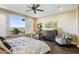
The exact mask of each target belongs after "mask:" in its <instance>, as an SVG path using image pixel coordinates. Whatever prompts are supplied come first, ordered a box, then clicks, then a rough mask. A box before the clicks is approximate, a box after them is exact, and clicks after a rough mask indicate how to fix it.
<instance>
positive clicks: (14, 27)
mask: <svg viewBox="0 0 79 59" xmlns="http://www.w3.org/2000/svg"><path fill="white" fill-rule="evenodd" d="M25 22H26V21H25V19H24V17H20V16H15V15H10V35H15V34H16V35H23V34H25Z"/></svg>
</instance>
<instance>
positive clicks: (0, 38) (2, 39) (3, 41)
mask: <svg viewBox="0 0 79 59" xmlns="http://www.w3.org/2000/svg"><path fill="white" fill-rule="evenodd" d="M0 40H1V41H2V43H3V44H4V46H5V47H6V48H7V49H8V50H10V51H12V50H11V46H10V45H9V44H8V43H7V42H6V41H5V39H4V38H3V37H0Z"/></svg>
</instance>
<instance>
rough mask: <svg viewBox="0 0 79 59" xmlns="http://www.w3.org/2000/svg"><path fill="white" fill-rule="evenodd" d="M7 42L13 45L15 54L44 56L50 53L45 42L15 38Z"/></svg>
mask: <svg viewBox="0 0 79 59" xmlns="http://www.w3.org/2000/svg"><path fill="white" fill-rule="evenodd" d="M6 42H7V43H9V44H10V45H11V47H12V53H13V54H42V53H46V52H47V51H50V48H49V47H48V45H47V44H46V43H45V42H43V41H39V40H36V39H32V38H28V37H19V38H14V39H11V40H6Z"/></svg>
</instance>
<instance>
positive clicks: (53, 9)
mask: <svg viewBox="0 0 79 59" xmlns="http://www.w3.org/2000/svg"><path fill="white" fill-rule="evenodd" d="M0 6H1V7H5V9H10V10H13V11H16V12H19V13H22V14H24V15H28V16H31V17H35V18H38V17H43V16H47V15H51V14H56V13H60V12H65V11H69V10H72V9H75V5H74V4H40V6H39V7H38V9H43V10H44V12H40V11H37V14H34V13H33V11H29V12H26V10H29V8H28V6H32V4H0Z"/></svg>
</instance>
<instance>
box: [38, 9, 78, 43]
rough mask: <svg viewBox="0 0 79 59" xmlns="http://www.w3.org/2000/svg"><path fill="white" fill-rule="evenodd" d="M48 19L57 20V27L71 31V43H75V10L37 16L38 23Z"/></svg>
mask: <svg viewBox="0 0 79 59" xmlns="http://www.w3.org/2000/svg"><path fill="white" fill-rule="evenodd" d="M48 21H52V22H57V25H58V28H61V29H62V30H63V31H65V32H69V33H71V34H72V37H73V40H72V42H73V44H77V38H76V10H72V11H68V12H63V13H59V14H55V15H49V16H45V17H41V18H38V23H39V22H41V23H45V22H48Z"/></svg>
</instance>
